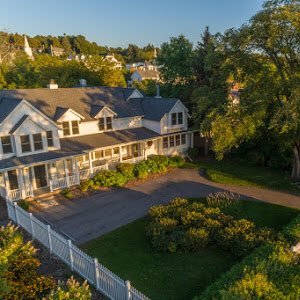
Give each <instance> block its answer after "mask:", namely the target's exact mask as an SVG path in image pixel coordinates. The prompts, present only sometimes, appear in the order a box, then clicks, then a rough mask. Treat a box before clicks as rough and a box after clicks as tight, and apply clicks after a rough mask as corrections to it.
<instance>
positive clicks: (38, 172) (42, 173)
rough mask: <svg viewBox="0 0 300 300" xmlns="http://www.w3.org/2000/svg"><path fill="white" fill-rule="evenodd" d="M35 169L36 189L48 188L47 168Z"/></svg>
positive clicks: (39, 167) (43, 166) (36, 167)
mask: <svg viewBox="0 0 300 300" xmlns="http://www.w3.org/2000/svg"><path fill="white" fill-rule="evenodd" d="M33 168H34V177H35V185H36V188H37V189H38V188H42V187H44V186H47V176H46V166H45V165H40V166H35V167H33Z"/></svg>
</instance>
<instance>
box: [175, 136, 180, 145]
mask: <svg viewBox="0 0 300 300" xmlns="http://www.w3.org/2000/svg"><path fill="white" fill-rule="evenodd" d="M175 143H176V146H180V134H177V135H176V136H175Z"/></svg>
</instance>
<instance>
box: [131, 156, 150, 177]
mask: <svg viewBox="0 0 300 300" xmlns="http://www.w3.org/2000/svg"><path fill="white" fill-rule="evenodd" d="M149 172H150V170H149V168H148V165H147V163H146V161H144V160H142V161H141V162H139V163H137V164H135V166H134V174H135V176H136V177H137V178H138V179H145V178H147V177H148V174H149Z"/></svg>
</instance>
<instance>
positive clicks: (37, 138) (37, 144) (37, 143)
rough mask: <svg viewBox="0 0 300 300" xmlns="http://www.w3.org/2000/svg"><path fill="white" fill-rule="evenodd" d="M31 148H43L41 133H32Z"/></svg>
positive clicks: (35, 149)
mask: <svg viewBox="0 0 300 300" xmlns="http://www.w3.org/2000/svg"><path fill="white" fill-rule="evenodd" d="M33 148H34V151H39V150H43V139H42V134H41V133H36V134H33Z"/></svg>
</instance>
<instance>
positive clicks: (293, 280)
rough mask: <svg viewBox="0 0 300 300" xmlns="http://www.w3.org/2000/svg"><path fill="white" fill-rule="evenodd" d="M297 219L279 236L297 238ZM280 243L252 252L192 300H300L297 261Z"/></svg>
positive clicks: (288, 247)
mask: <svg viewBox="0 0 300 300" xmlns="http://www.w3.org/2000/svg"><path fill="white" fill-rule="evenodd" d="M299 221H300V215H299V216H298V217H296V218H295V219H294V220H293V221H292V222H291V223H290V224H288V225H287V226H286V227H285V228H284V230H283V233H284V235H285V236H286V237H288V238H291V237H293V238H297V237H299V236H298V234H299V230H300V222H299ZM291 245H292V244H291V243H289V242H288V241H286V240H284V239H283V238H282V239H279V240H277V241H274V242H268V243H265V244H263V245H262V246H260V247H258V248H257V249H255V250H254V251H253V252H252V253H251V254H250V255H248V256H246V257H245V258H244V259H243V260H242V261H241V262H240V263H238V264H236V265H234V266H233V267H232V268H231V269H230V270H229V271H228V272H226V273H224V274H222V275H221V277H220V278H219V279H218V280H217V281H215V282H214V283H213V284H212V285H210V286H209V287H207V288H206V290H205V291H204V292H203V293H202V294H201V295H200V296H198V297H196V298H195V299H194V300H208V299H300V257H299V255H297V254H295V253H293V252H292V251H291Z"/></svg>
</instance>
